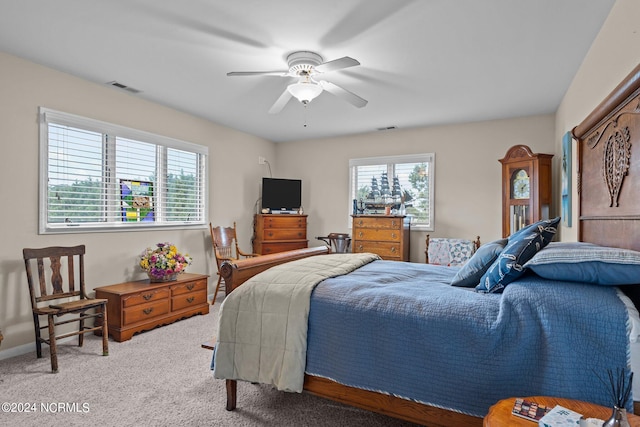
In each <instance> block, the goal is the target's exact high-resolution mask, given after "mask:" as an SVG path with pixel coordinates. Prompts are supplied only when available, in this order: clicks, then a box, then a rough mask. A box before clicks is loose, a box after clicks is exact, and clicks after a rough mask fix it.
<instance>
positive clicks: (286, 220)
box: [264, 214, 307, 229]
mask: <svg viewBox="0 0 640 427" xmlns="http://www.w3.org/2000/svg"><path fill="white" fill-rule="evenodd" d="M264 228H304V229H306V228H307V218H306V217H301V216H287V215H278V214H276V215H269V216H268V217H266V218H264Z"/></svg>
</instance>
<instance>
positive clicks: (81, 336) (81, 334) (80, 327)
mask: <svg viewBox="0 0 640 427" xmlns="http://www.w3.org/2000/svg"><path fill="white" fill-rule="evenodd" d="M84 313H85V312H84V311H83V312H81V313H80V316H84ZM78 323H80V326H79V327H78V332H80V333H79V334H78V347H82V345H83V344H84V334H83V333H82V331H84V320H80V322H78Z"/></svg>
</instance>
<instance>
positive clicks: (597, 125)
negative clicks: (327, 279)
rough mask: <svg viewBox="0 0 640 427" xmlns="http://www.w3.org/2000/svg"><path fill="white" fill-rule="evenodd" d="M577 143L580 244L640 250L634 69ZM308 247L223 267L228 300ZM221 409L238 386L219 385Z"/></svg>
mask: <svg viewBox="0 0 640 427" xmlns="http://www.w3.org/2000/svg"><path fill="white" fill-rule="evenodd" d="M572 135H573V137H574V138H575V139H576V140H577V141H578V169H577V170H578V191H579V218H578V222H579V225H578V226H579V240H580V241H586V242H593V243H597V244H601V245H606V246H614V247H621V248H627V249H634V250H640V197H638V196H639V195H640V65H639V66H638V67H636V68H635V69H634V70H633V72H632V73H631V74H629V76H627V78H626V79H625V80H624V81H623V82H622V83H620V85H618V87H616V89H615V90H614V91H613V92H612V93H611V94H610V95H609V96H608V97H607V98H606V99H605V100H604V101H603V102H602V103H601V104H600V105H598V107H597V108H596V109H595V110H594V111H593V112H592V113H591V114H589V116H587V118H586V119H585V120H584V121H583V122H582V123H580V124H579V125H578V126H576V127H575V128H574V129H573V131H572ZM328 252H329V251H328V248H327V247H318V248H307V249H300V250H296V251H289V252H282V253H278V254H273V255H265V256H262V257H257V258H251V259H246V260H241V261H237V262H235V263H232V264H231V263H225V264H224V265H223V266H222V267H221V274H222V276H223V278H224V280H225V287H226V292H227V294H229V293H230V292H232V291H233V290H234V289H235V288H237V287H238V286H240V285H241V284H242V283H244V281H246V280H247V279H248V278H250V277H252V276H254V275H255V274H257V273H259V272H261V271H264V270H266V269H267V268H269V267H271V266H273V265H277V264H282V263H284V262H287V261H291V260H295V259H300V258H305V257H308V256H315V255H320V254H325V253H328ZM226 387H227V410H233V409H235V407H236V396H237V382H236V381H235V380H226ZM304 389H305V390H306V391H308V392H310V393H312V394H315V395H317V396H321V397H324V398H328V399H332V400H335V401H338V402H341V403H345V404H347V405H351V406H355V407H359V408H363V409H367V410H370V411H374V412H378V413H382V414H386V415H389V416H392V417H395V418H399V419H403V420H407V421H411V422H414V423H418V424H422V425H427V426H442V427H446V426H457V427H471V426H481V425H482V419H481V418H478V417H473V416H470V415H465V414H461V413H457V412H453V411H449V410H445V409H441V408H436V407H433V406H429V405H425V404H421V403H417V402H413V401H409V400H405V399H401V398H397V397H393V396H389V395H385V394H381V393H376V392H371V391H367V390H361V389H357V388H353V387H348V386H344V385H341V384H338V383H336V382H334V381H331V380H327V379H324V378H319V377H315V376H310V375H305V382H304ZM637 411H638V406H637V404H636V412H637Z"/></svg>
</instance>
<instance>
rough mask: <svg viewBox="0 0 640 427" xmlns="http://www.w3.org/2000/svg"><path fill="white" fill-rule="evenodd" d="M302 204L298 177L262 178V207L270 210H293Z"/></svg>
mask: <svg viewBox="0 0 640 427" xmlns="http://www.w3.org/2000/svg"><path fill="white" fill-rule="evenodd" d="M301 204H302V181H301V180H299V179H283V178H262V208H263V209H267V208H268V209H271V211H295V210H298V208H300V205H301Z"/></svg>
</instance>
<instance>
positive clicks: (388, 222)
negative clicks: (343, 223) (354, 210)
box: [353, 217, 403, 230]
mask: <svg viewBox="0 0 640 427" xmlns="http://www.w3.org/2000/svg"><path fill="white" fill-rule="evenodd" d="M353 227H354V228H356V229H357V228H358V227H362V228H395V229H397V230H400V229H402V227H403V219H402V218H400V217H398V218H386V217H371V218H362V217H358V218H354V219H353Z"/></svg>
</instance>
